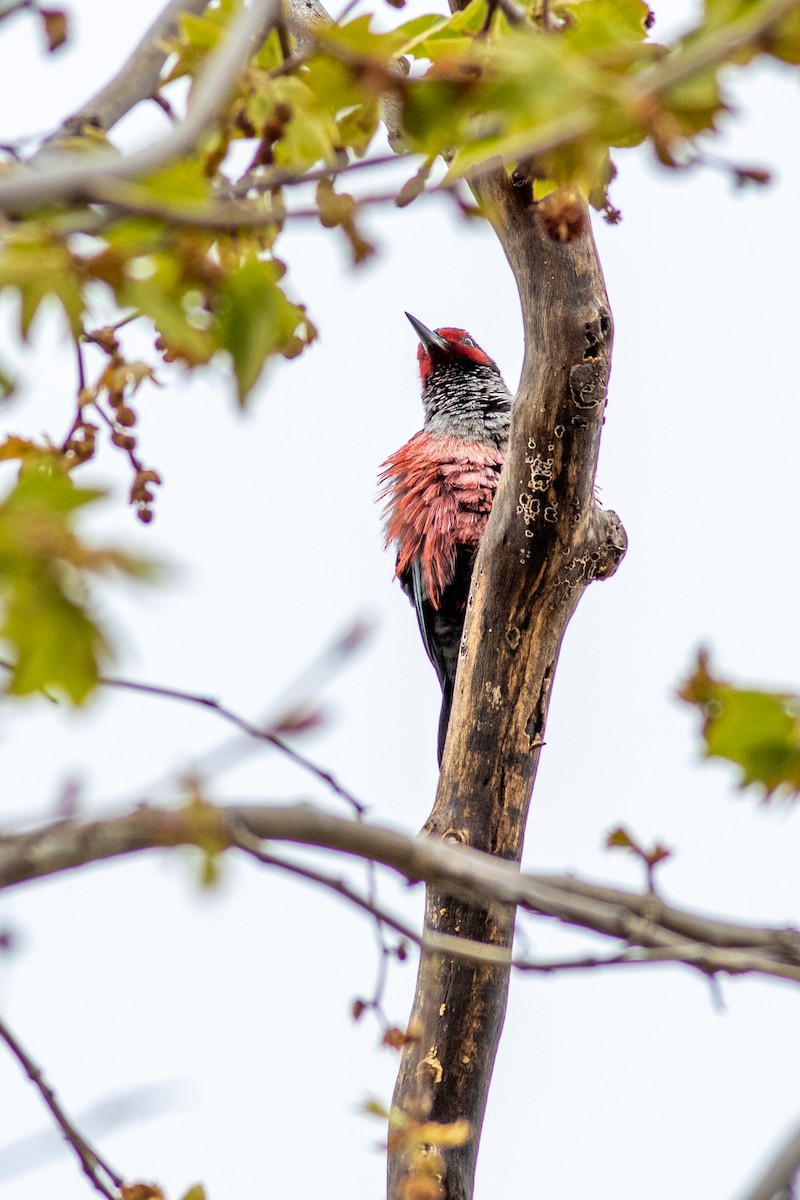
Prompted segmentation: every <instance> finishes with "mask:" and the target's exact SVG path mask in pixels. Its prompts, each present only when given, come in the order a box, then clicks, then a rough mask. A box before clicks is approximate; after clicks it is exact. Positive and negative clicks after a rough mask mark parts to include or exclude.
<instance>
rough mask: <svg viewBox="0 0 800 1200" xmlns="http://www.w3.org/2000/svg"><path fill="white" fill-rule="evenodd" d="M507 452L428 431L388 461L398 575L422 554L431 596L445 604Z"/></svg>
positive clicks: (385, 481) (390, 531) (389, 533)
mask: <svg viewBox="0 0 800 1200" xmlns="http://www.w3.org/2000/svg"><path fill="white" fill-rule="evenodd" d="M502 463H503V456H502V454H501V453H500V451H499V450H498V449H497V448H496V447H495V446H487V445H486V444H485V443H483V442H464V441H461V440H459V439H457V438H452V437H437V436H435V435H433V434H430V433H426V432H425V431H422V432H421V433H417V434H415V435H414V437H413V438H411V440H410V441H409V442H406V444H405V445H404V446H401V448H400V449H399V450H398V451H397V452H396V453H395V454H393V455H392V456H391V457H390V458H388V459H387V460H386V462H385V463H384V464H383V468H382V471H381V477H380V482H381V485H382V491H381V496H382V497H383V498H384V499H386V501H387V504H386V512H385V520H386V544H387V545H389V543H390V542H395V543H396V545H397V569H396V574H397V575H400V576H402V575H404V574H405V573H406V572H407V571H408V570H409V569H410V567H411V564H412V563H413V562H414V561H415V560H416V559H419V560H420V563H421V565H422V576H423V581H424V584H425V589H426V591H427V593H428V598H429V599H430V602H431V604H432V605H433V607H434V608H438V607H439V603H440V600H441V597H442V593H443V592H444V590H445V589H446V588H447V587H448V586H449V584H450V583H452V581H453V576H454V572H455V564H456V553H457V550H458V549H459V548H464V549H468V550H475V549H477V546H478V542H479V541H480V539H481V536H482V534H483V531H484V529H485V528H486V522H487V521H488V519H489V512H490V511H491V507H492V501H493V500H494V494H495V491H496V489H497V479H498V474H499V469H500V467H501V466H502Z"/></svg>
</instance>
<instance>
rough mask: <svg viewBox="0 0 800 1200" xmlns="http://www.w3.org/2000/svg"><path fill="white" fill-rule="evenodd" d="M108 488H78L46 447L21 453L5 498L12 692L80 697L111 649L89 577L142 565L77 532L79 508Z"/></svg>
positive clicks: (4, 571) (3, 610)
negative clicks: (47, 691) (96, 613)
mask: <svg viewBox="0 0 800 1200" xmlns="http://www.w3.org/2000/svg"><path fill="white" fill-rule="evenodd" d="M11 440H12V439H9V441H11ZM17 440H18V441H21V439H17ZM7 444H8V443H7ZM11 448H12V449H13V448H14V447H13V446H12V447H11ZM18 449H20V451H21V450H22V449H23V447H21V446H20V447H19V448H18ZM48 455H49V456H48ZM102 495H103V493H102V492H101V491H99V490H97V489H92V488H78V487H76V486H75V485H74V483H73V482H72V480H71V478H70V477H69V475H67V473H66V471H65V469H64V467H63V464H62V463H61V462H60V461H59V460H58V459H57V458H55V457H54V456H53V454H52V453H51V452H49V451H47V452H45V453H43V454H42V455H40V456H39V457H36V456H35V455H23V461H22V467H21V469H20V474H19V478H18V481H17V483H16V486H15V487H14V488H12V490H11V491H10V492H9V493H8V495H7V496H6V497H5V499H4V500H2V501H0V639H2V640H3V641H5V643H6V644H7V645H8V647H9V650H10V652H11V656H12V658H13V662H14V666H13V669H12V672H11V677H10V680H9V682H8V685H7V690H8V691H9V692H11V693H12V694H15V695H25V694H28V693H30V692H35V691H41V690H44V689H51V688H52V689H56V690H57V691H60V692H63V693H64V694H65V695H66V696H67V697H68V698H69V699H70V700H71V701H72V703H73V704H82V703H83V702H84V701H85V700H86V698H87V697H88V696H89V695H90V694H91V692H92V690H93V689H94V687H95V686H96V684H97V680H98V674H99V671H100V668H101V665H102V664H103V663H104V662H105V661H106V660H107V659H108V658H109V656H110V645H109V642H108V640H107V638H106V635H105V633H104V631H103V630H102V628H101V627H100V625H99V623H98V622H97V620H96V619H95V617H94V615H93V611H92V606H91V594H90V587H89V584H90V580H91V577H92V575H96V574H99V573H101V572H102V573H105V572H108V571H110V570H119V571H124V572H125V573H128V574H134V573H137V572H139V571H140V569H141V568H143V564H142V563H140V562H139V561H138V560H136V559H134V558H132V557H131V556H130V555H126V554H124V553H123V552H120V551H119V550H116V549H114V548H111V547H102V546H101V547H97V546H93V545H89V544H88V543H86V542H84V541H83V540H82V539H81V538H80V536H79V535H78V533H77V531H76V529H75V525H74V522H75V517H76V514H77V513H78V512H79V511H80V510H81V509H82V508H84V507H85V506H87V505H89V504H92V503H94V502H95V501H96V500H98V499H99V498H100V497H101V496H102Z"/></svg>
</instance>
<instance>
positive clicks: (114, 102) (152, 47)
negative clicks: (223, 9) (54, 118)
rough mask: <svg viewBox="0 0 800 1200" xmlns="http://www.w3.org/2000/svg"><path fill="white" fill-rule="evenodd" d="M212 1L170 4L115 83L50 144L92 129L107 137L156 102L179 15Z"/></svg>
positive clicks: (68, 122) (71, 119)
mask: <svg viewBox="0 0 800 1200" xmlns="http://www.w3.org/2000/svg"><path fill="white" fill-rule="evenodd" d="M208 3H209V0H170V2H169V4H167V5H166V6H165V7H164V8H163V9H162V11H161V12H160V13H159V15H158V16H157V17H156V19H155V21H153V23H152V25H151V26H150V27H149V29H148V30H147V32H146V33H145V34H144V35H143V37H142V39H141V41H140V42H139V44H138V45H137V46H136V48H135V50H134V51H133V53H132V54H131V56H130V57H129V58H128V59H127V61H126V62H125V64H124V66H123V67H122V69H121V70H120V71H118V72H117V74H116V75H115V76H114V78H113V79H110V80H109V82H108V83H107V84H106V85H105V86H104V87H102V88H101V89H100V91H99V92H96V93H95V95H94V96H92V97H91V98H90V99H89V100H87V101H86V103H85V104H82V105H81V107H80V108H79V109H78V111H77V112H76V113H74V114H73V115H72V116H70V117H67V119H66V120H65V121H64V122H63V123H62V124H61V125H60V126H59V128H58V129H57V130H56V131H55V132H54V133H52V134H50V136H49V137H48V139H47V141H48V142H52V141H58V140H59V139H61V138H64V137H69V136H70V135H72V134H75V133H77V132H79V131H80V130H81V129H82V128H83V126H84V125H93V126H94V127H95V128H96V129H102V130H104V131H105V132H106V133H107V132H108V130H109V129H112V128H113V127H114V125H116V123H117V121H119V120H121V118H122V117H124V116H125V114H126V113H128V112H130V110H131V109H132V108H135V107H136V105H137V104H140V103H141V102H142V101H143V100H149V99H151V98H152V99H155V97H154V96H153V93H154V92H155V90H156V85H157V84H158V80H159V76H160V75H161V68H162V67H163V65H164V63H165V61H166V59H167V54H168V52H167V51H166V50H165V49H164V46H163V43H164V42H165V41H166V40H167V39H168V38H171V37H173V36H174V34H175V33H176V32H177V29H178V16H179V15H180V13H184V12H188V13H200V12H202V11H203V9H205V8H207V7H208Z"/></svg>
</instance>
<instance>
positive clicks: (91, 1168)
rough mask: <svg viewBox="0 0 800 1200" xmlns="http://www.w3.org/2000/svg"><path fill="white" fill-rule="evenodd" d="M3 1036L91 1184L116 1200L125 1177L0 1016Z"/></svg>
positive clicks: (0, 1036)
mask: <svg viewBox="0 0 800 1200" xmlns="http://www.w3.org/2000/svg"><path fill="white" fill-rule="evenodd" d="M0 1038H2V1040H3V1041H4V1042H5V1044H6V1045H7V1046H8V1048H9V1050H10V1051H11V1053H12V1054H13V1056H14V1058H16V1060H17V1062H18V1063H19V1064H20V1066H21V1067H22V1069H23V1071H24V1072H25V1074H26V1075H27V1076H28V1079H30V1081H31V1083H32V1084H33V1086H34V1087H35V1088H36V1090H37V1091H38V1093H39V1095H40V1096H41V1097H42V1099H43V1100H44V1102H45V1104H46V1105H47V1107H48V1108H49V1109H50V1112H51V1113H52V1114H53V1118H54V1120H55V1122H56V1124H57V1125H58V1127H59V1129H60V1130H61V1132H62V1133H63V1135H64V1137H65V1139H66V1140H67V1142H68V1143H69V1144H70V1146H72V1149H73V1150H74V1151H75V1153H76V1155H77V1156H78V1160H79V1161H80V1164H81V1170H82V1171H83V1173H84V1175H86V1177H87V1178H88V1179H89V1181H90V1183H91V1184H92V1187H93V1188H94V1189H95V1190H96V1191H98V1192H100V1193H101V1195H103V1196H105V1197H106V1200H117V1194H118V1192H119V1190H120V1189H121V1188H122V1185H123V1182H124V1181H123V1179H122V1176H121V1175H118V1174H117V1172H116V1171H115V1170H114V1169H113V1168H112V1167H110V1166H109V1165H108V1163H107V1162H105V1160H104V1159H102V1158H101V1157H100V1155H99V1154H98V1153H97V1151H96V1150H95V1149H94V1148H93V1147H92V1146H90V1145H89V1143H88V1142H87V1141H86V1139H85V1138H84V1137H83V1135H82V1134H80V1133H79V1132H78V1130H77V1129H76V1128H75V1126H74V1125H73V1124H72V1122H71V1121H70V1119H69V1117H68V1116H67V1115H66V1113H65V1112H64V1110H63V1108H62V1107H61V1105H60V1104H59V1103H58V1101H57V1100H56V1096H55V1092H54V1091H53V1089H52V1088H51V1087H50V1085H49V1084H48V1083H47V1082H46V1080H45V1079H44V1077H43V1075H42V1072H41V1070H40V1068H39V1067H37V1066H36V1063H34V1062H33V1060H32V1059H31V1058H30V1057H29V1055H28V1054H26V1052H25V1051H24V1050H23V1048H22V1046H21V1045H20V1044H19V1042H18V1041H17V1039H16V1038H15V1037H14V1035H13V1034H12V1033H11V1031H10V1029H9V1028H8V1026H7V1025H6V1024H5V1023H4V1022H3V1021H2V1020H0ZM103 1175H104V1176H106V1177H107V1179H108V1180H110V1185H109V1183H107V1182H106V1181H105V1180H104V1179H103V1178H101V1176H103Z"/></svg>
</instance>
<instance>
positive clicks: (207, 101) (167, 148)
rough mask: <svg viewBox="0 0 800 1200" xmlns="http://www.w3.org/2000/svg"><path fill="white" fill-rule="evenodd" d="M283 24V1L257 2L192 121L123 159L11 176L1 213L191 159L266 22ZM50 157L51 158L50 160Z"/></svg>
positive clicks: (201, 94)
mask: <svg viewBox="0 0 800 1200" xmlns="http://www.w3.org/2000/svg"><path fill="white" fill-rule="evenodd" d="M278 20H280V0H253V3H252V4H251V5H250V7H249V8H246V9H245V10H244V11H243V12H242V13H241V14H240V15H239V17H238V18H237V19H236V21H235V22H234V23H233V26H232V27H231V29H230V32H229V33H228V36H227V37H226V38H225V40H224V41H223V42H222V44H221V45H220V46H219V48H218V49H217V50H215V51H214V53H213V54H212V55H211V56H210V57H209V59H208V62H207V64H206V66H205V68H204V70H203V73H202V74H201V75H200V77H199V79H198V80H197V82H196V84H195V86H194V88H193V89H192V96H191V102H190V105H189V109H188V111H187V113H186V117H185V118H184V120H183V121H181V122H179V123H178V124H177V125H175V126H174V127H173V128H172V129H171V130H170V131H169V133H167V134H166V135H165V136H164V137H163V138H160V139H159V140H158V141H156V142H154V143H153V144H152V145H150V146H145V147H143V148H142V149H141V150H137V151H134V152H133V153H132V154H128V155H124V156H122V157H120V156H118V155H117V154H114V153H110V152H105V151H103V152H98V153H97V154H91V155H81V156H80V161H77V160H76V156H75V155H73V154H68V153H64V154H63V155H59V157H58V161H57V162H55V163H53V162H52V160H50V162H51V164H52V165H49V166H47V167H42V169H41V170H37V171H32V170H26V171H13V172H12V171H8V172H4V179H3V180H2V181H1V182H0V208H2V209H5V210H8V209H11V210H15V209H19V208H25V207H26V206H29V205H34V204H43V203H48V204H49V203H54V202H57V201H60V202H65V201H71V200H80V199H82V198H83V197H84V196H85V195H86V194H87V192H91V189H92V187H93V186H94V185H99V183H100V181H101V180H108V179H133V178H136V177H137V176H142V175H147V174H149V173H150V172H152V171H155V170H157V169H158V168H159V167H163V166H166V165H167V164H168V163H170V162H173V161H175V159H179V158H182V157H183V156H184V155H187V154H190V153H191V152H192V151H193V150H194V148H195V146H196V144H197V141H198V139H199V137H200V136H201V134H203V133H204V132H205V130H206V128H207V127H208V126H209V125H210V124H211V122H212V121H213V119H214V117H215V116H216V114H217V113H218V112H219V110H220V108H221V107H222V106H223V105H224V104H225V101H226V100H227V97H228V96H229V94H230V93H231V91H232V90H233V88H234V87H235V84H236V80H237V78H238V75H239V72H240V70H241V69H242V67H244V65H245V64H246V63H247V61H248V59H249V58H250V54H251V52H252V43H253V39H254V36H255V34H256V33H257V32H258V31H260V30H261V29H262V28H263V27H264V24H265V22H271V23H273V24H274V23H275V22H277V21H278ZM48 157H49V156H48Z"/></svg>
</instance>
